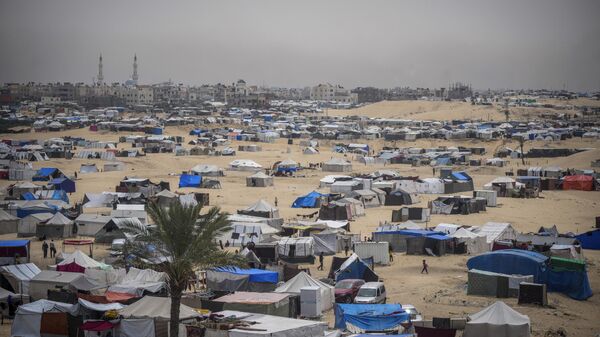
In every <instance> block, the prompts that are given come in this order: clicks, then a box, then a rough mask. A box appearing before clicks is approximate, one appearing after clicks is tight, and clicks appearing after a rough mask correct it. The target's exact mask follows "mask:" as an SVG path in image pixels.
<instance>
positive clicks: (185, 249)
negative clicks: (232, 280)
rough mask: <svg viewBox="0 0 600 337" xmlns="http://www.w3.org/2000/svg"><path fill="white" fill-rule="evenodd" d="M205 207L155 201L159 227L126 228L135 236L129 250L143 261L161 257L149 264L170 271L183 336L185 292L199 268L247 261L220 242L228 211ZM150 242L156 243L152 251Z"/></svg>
mask: <svg viewBox="0 0 600 337" xmlns="http://www.w3.org/2000/svg"><path fill="white" fill-rule="evenodd" d="M202 207H203V206H202V205H200V204H199V205H196V206H189V205H182V204H181V203H180V202H179V201H175V202H173V203H171V204H170V205H169V207H163V206H159V205H158V203H156V202H151V203H150V204H149V205H148V209H147V211H148V215H149V216H150V218H151V219H152V221H153V222H154V224H155V225H156V227H155V228H152V229H149V228H148V227H146V226H140V225H139V224H137V225H136V224H134V223H129V224H127V225H126V226H125V231H126V232H128V233H129V234H132V235H134V236H135V239H134V240H132V241H131V242H128V243H127V244H126V247H125V251H127V252H129V253H130V254H131V255H132V256H134V258H137V259H140V261H144V260H146V261H148V260H150V261H157V260H158V261H160V262H159V263H153V264H149V265H148V267H149V268H151V269H154V270H156V271H161V272H164V273H165V274H166V275H167V285H168V289H169V295H170V297H171V322H170V326H169V329H170V336H171V337H178V336H179V310H180V304H181V295H182V293H183V292H184V290H185V289H186V287H187V285H188V281H189V280H190V279H191V278H192V277H193V276H194V271H195V270H197V269H207V268H213V267H218V266H239V267H243V266H245V265H247V264H246V263H245V261H244V259H243V258H242V257H241V256H239V255H237V254H232V253H229V252H227V251H223V250H220V249H219V246H218V244H217V243H216V239H217V237H218V236H219V235H220V234H223V233H224V232H226V231H228V230H230V222H229V220H228V219H227V213H223V212H221V210H220V209H219V208H218V207H212V208H210V209H209V210H208V212H206V214H201V211H202ZM149 246H151V247H154V249H153V251H152V252H150V251H149V249H148V247H149Z"/></svg>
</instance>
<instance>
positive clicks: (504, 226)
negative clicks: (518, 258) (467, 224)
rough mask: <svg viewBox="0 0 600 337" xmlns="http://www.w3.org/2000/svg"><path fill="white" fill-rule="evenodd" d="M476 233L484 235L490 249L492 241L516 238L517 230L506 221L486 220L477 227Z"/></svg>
mask: <svg viewBox="0 0 600 337" xmlns="http://www.w3.org/2000/svg"><path fill="white" fill-rule="evenodd" d="M477 234H479V235H485V237H486V240H487V243H488V244H489V245H490V249H491V247H492V246H493V245H494V241H499V240H516V239H517V231H516V230H515V229H514V228H513V227H512V225H511V224H509V223H507V222H486V223H485V224H484V225H483V226H481V228H479V230H478V231H477Z"/></svg>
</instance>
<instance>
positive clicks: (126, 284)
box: [108, 268, 167, 297]
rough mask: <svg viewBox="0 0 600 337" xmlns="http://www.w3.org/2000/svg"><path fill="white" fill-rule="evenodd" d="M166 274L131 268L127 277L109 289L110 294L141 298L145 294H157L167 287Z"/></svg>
mask: <svg viewBox="0 0 600 337" xmlns="http://www.w3.org/2000/svg"><path fill="white" fill-rule="evenodd" d="M166 279H167V276H166V274H165V273H161V272H157V271H154V270H151V269H137V268H129V271H128V272H127V274H126V275H125V277H124V278H123V279H122V280H121V281H120V282H119V283H116V284H113V285H111V286H110V287H109V288H108V291H109V292H113V293H125V294H130V295H133V296H134V297H140V296H142V295H143V293H144V292H151V293H157V292H159V291H160V290H162V289H163V288H164V287H165V281H166Z"/></svg>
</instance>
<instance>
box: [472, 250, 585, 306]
mask: <svg viewBox="0 0 600 337" xmlns="http://www.w3.org/2000/svg"><path fill="white" fill-rule="evenodd" d="M467 267H468V268H469V269H478V270H484V271H490V272H494V273H502V274H519V275H533V278H534V281H535V282H536V283H544V284H546V285H547V286H548V290H549V291H557V292H561V293H564V294H566V295H568V296H569V297H571V298H574V299H576V300H585V299H587V298H588V297H590V296H592V288H591V287H590V282H589V280H588V276H587V271H585V270H584V271H575V270H563V269H552V268H551V267H550V265H549V264H548V257H547V256H545V255H542V254H540V253H536V252H530V251H526V250H519V249H504V250H497V251H493V252H488V253H485V254H482V255H479V256H475V257H472V258H470V259H469V261H467Z"/></svg>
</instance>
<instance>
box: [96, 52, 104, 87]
mask: <svg viewBox="0 0 600 337" xmlns="http://www.w3.org/2000/svg"><path fill="white" fill-rule="evenodd" d="M103 82H104V75H103V74H102V54H100V60H99V62H98V78H97V83H98V84H102V83H103Z"/></svg>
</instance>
